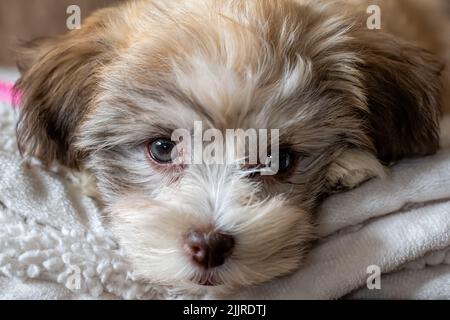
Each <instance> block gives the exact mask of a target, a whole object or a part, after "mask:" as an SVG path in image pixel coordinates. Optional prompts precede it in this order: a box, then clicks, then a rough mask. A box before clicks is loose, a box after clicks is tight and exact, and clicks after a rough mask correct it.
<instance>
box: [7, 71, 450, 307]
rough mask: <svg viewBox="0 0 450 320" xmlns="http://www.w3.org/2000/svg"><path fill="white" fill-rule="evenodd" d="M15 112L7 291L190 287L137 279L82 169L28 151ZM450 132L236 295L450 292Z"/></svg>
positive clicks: (342, 201) (97, 293) (329, 216)
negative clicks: (278, 271)
mask: <svg viewBox="0 0 450 320" xmlns="http://www.w3.org/2000/svg"><path fill="white" fill-rule="evenodd" d="M11 77H12V78H13V77H14V75H13V76H11ZM0 79H1V75H0ZM15 121H16V114H15V112H14V110H13V109H12V108H11V105H9V104H8V103H5V102H0V299H17V298H25V299H122V298H124V299H164V298H184V297H178V296H176V295H174V294H172V293H171V292H170V291H168V290H166V289H164V288H158V287H153V286H151V285H148V284H142V283H139V282H138V281H136V280H135V278H134V275H133V270H132V267H131V266H130V265H129V264H128V263H127V262H126V259H125V258H124V256H123V253H122V251H121V249H120V247H119V246H118V245H117V243H116V242H115V240H114V238H113V236H112V235H111V234H110V232H109V231H108V229H107V227H106V226H105V224H104V222H103V220H102V216H101V213H100V212H99V210H98V208H97V206H96V204H95V203H94V202H93V201H92V200H91V199H89V198H87V197H85V196H83V195H82V194H81V192H80V190H77V189H74V187H72V184H71V183H69V182H68V181H69V179H70V173H68V172H65V171H64V170H62V169H60V168H54V169H53V170H51V171H48V170H44V169H43V168H41V167H40V165H39V163H38V162H37V161H36V162H35V163H27V162H25V161H24V160H22V159H21V157H20V155H19V154H18V152H17V147H16V142H15V136H14V124H15ZM443 128H444V129H445V130H444V131H449V130H448V129H450V121H448V119H447V120H446V123H445V124H444V126H443ZM449 138H450V132H444V133H443V148H442V150H441V151H440V152H439V153H438V154H436V155H434V156H430V157H424V158H420V159H409V160H405V161H402V162H401V163H399V164H398V165H396V166H395V167H393V168H392V173H391V174H390V175H389V176H388V178H386V179H384V180H381V179H375V180H372V181H369V182H367V183H365V184H364V185H362V186H361V187H359V188H357V189H355V190H352V191H349V192H345V193H342V194H338V195H334V196H332V197H331V198H329V199H328V200H326V201H325V203H324V204H323V206H322V208H321V210H320V216H319V222H320V228H319V234H320V235H321V240H320V241H319V242H318V243H317V244H316V245H315V247H314V249H313V251H312V252H311V255H310V256H309V258H308V260H307V262H306V265H305V266H304V267H302V268H301V269H300V270H299V271H298V272H296V273H295V274H293V275H291V276H288V277H285V278H282V279H277V280H275V281H272V282H270V283H267V284H264V285H261V286H256V287H253V288H249V289H246V290H243V291H241V292H239V293H238V294H237V295H234V296H232V297H230V298H236V299H247V298H251V299H259V298H263V299H283V298H285V299H312V298H318V299H337V298H350V299H352V298H358V299H361V298H362V299H364V298H396V299H399V298H414V299H433V298H439V299H450V143H449ZM378 273H380V275H379V276H378Z"/></svg>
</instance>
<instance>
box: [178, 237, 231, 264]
mask: <svg viewBox="0 0 450 320" xmlns="http://www.w3.org/2000/svg"><path fill="white" fill-rule="evenodd" d="M185 244H186V249H187V252H188V253H189V254H190V255H191V257H192V260H194V262H195V263H197V264H198V265H200V266H201V267H203V268H206V269H209V268H214V267H218V266H220V265H222V264H224V263H225V260H226V259H227V258H228V257H229V256H230V255H231V253H232V251H233V248H234V239H233V237H232V236H230V235H226V234H223V233H220V232H207V231H206V232H205V231H198V230H192V231H190V232H188V234H187V235H186V238H185Z"/></svg>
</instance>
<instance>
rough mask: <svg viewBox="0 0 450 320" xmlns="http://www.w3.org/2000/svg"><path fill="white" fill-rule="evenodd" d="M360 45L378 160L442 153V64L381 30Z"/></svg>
mask: <svg viewBox="0 0 450 320" xmlns="http://www.w3.org/2000/svg"><path fill="white" fill-rule="evenodd" d="M359 40H360V41H361V44H360V45H361V47H360V50H361V53H362V54H363V56H362V59H363V62H362V66H361V68H362V71H363V76H364V78H365V85H366V90H367V97H368V106H369V111H370V115H369V127H370V133H371V136H372V139H373V141H374V144H375V147H376V150H377V155H378V158H379V159H380V160H382V161H384V162H386V163H389V162H392V161H396V160H399V159H401V158H403V157H411V156H421V155H428V154H432V153H434V152H436V150H437V149H438V147H439V117H440V104H441V86H442V80H441V78H440V73H441V71H442V65H441V64H440V63H439V62H438V61H437V59H436V58H435V57H434V56H433V55H432V54H431V53H429V52H427V51H425V50H422V49H420V48H418V47H416V46H414V45H412V44H409V43H407V42H404V41H401V40H398V39H395V38H394V37H392V36H390V35H387V34H383V33H381V32H378V31H367V32H365V33H364V35H363V36H361V37H360V39H359Z"/></svg>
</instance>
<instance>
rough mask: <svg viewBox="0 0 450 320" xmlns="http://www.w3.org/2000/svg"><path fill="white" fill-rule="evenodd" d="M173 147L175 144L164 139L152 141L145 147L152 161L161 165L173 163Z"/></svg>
mask: <svg viewBox="0 0 450 320" xmlns="http://www.w3.org/2000/svg"><path fill="white" fill-rule="evenodd" d="M175 147H176V144H175V142H173V141H171V140H169V139H166V138H160V139H156V140H153V141H152V142H150V143H149V144H148V146H147V148H148V152H149V154H150V156H151V157H152V159H153V160H155V161H156V162H159V163H163V164H164V163H171V162H173V160H174V156H175V155H174V154H173V151H174V148H175Z"/></svg>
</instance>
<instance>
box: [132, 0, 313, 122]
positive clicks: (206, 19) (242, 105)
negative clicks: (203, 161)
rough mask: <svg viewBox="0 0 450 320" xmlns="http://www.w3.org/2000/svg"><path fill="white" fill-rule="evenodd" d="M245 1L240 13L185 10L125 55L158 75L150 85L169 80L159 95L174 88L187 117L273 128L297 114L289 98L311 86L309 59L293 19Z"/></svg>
mask: <svg viewBox="0 0 450 320" xmlns="http://www.w3.org/2000/svg"><path fill="white" fill-rule="evenodd" d="M249 3H252V4H251V5H248V8H247V11H246V12H245V13H241V14H237V13H236V12H234V11H233V10H234V9H231V8H229V7H227V8H214V10H216V11H215V12H214V13H211V12H209V13H204V15H205V16H199V14H200V13H199V12H195V14H194V13H193V14H192V16H190V15H189V14H185V15H184V16H183V20H182V21H183V22H182V23H177V24H176V25H174V28H173V29H172V28H169V27H167V26H166V29H167V30H163V31H162V34H160V35H159V36H156V37H155V38H152V39H150V40H146V41H141V42H140V43H138V44H136V45H135V46H134V50H133V51H132V53H131V54H130V55H129V57H130V58H131V59H135V62H136V64H137V66H138V67H140V68H142V65H143V62H142V60H145V65H144V67H145V68H146V69H147V70H149V72H148V76H149V77H153V74H158V75H159V76H164V77H165V78H166V79H165V81H156V87H158V86H159V87H160V89H161V90H166V89H167V88H163V86H165V85H167V84H168V83H170V86H171V87H172V89H171V90H170V92H167V90H166V94H169V95H172V96H174V92H177V96H178V98H179V100H181V101H179V102H181V103H185V105H186V107H187V108H191V111H192V113H195V115H192V116H191V118H197V117H198V116H200V117H202V118H206V119H207V120H208V121H209V122H210V124H211V125H212V126H214V127H217V128H245V127H261V126H262V127H279V126H280V124H283V123H285V121H286V120H288V119H289V118H292V117H293V116H297V113H299V112H300V113H301V110H300V109H301V108H300V106H301V105H300V104H297V105H295V106H294V104H295V100H296V99H295V98H296V95H299V93H301V92H302V90H303V89H304V88H306V87H307V86H308V85H309V84H310V83H311V80H312V74H313V73H312V62H311V60H310V59H309V58H308V57H307V56H306V55H302V54H301V52H300V51H299V50H298V48H296V46H298V43H299V41H298V40H299V39H298V38H299V37H300V35H299V34H298V33H299V32H298V27H299V25H298V23H297V22H296V21H295V20H292V19H291V20H289V19H286V17H283V19H281V18H280V19H269V20H268V17H266V16H265V14H267V12H264V10H263V9H265V10H268V8H265V7H264V6H263V5H261V7H258V6H257V3H256V2H252V1H250V2H249ZM241 4H242V5H244V3H241ZM245 6H247V5H245ZM252 6H254V7H252ZM272 9H273V8H272ZM196 10H200V9H198V8H197V9H196ZM258 10H259V11H258ZM244 11H245V10H244ZM190 18H191V19H190ZM294 47H295V48H294ZM142 52H146V53H147V54H148V56H147V57H146V58H145V59H142ZM136 56H137V57H139V58H138V59H137V61H136ZM149 80H150V81H152V79H147V80H145V79H143V80H142V81H149ZM161 84H163V85H161ZM297 100H298V99H297ZM185 112H187V111H185ZM303 116H305V115H303ZM278 122H279V123H278Z"/></svg>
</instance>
